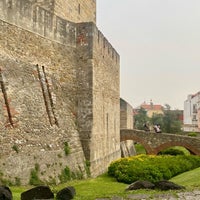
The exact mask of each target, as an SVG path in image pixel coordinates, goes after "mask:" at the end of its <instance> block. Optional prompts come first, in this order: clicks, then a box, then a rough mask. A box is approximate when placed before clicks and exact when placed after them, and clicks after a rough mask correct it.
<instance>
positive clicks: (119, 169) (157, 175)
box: [108, 155, 200, 184]
mask: <svg viewBox="0 0 200 200" xmlns="http://www.w3.org/2000/svg"><path fill="white" fill-rule="evenodd" d="M197 167H200V157H199V156H192V155H190V156H186V155H179V156H170V155H168V156H167V155H161V156H152V155H138V156H133V157H129V158H122V159H119V160H117V161H114V162H112V163H111V164H110V166H109V167H108V174H109V175H110V176H113V177H115V178H116V179H117V180H118V181H119V182H124V183H128V184H130V183H132V182H134V181H137V180H147V181H151V182H157V181H159V180H163V179H166V180H169V179H170V178H172V177H173V176H176V175H178V174H180V173H183V172H185V171H188V170H191V169H194V168H197Z"/></svg>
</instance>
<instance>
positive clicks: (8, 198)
mask: <svg viewBox="0 0 200 200" xmlns="http://www.w3.org/2000/svg"><path fill="white" fill-rule="evenodd" d="M12 199H13V197H12V192H11V190H10V188H9V187H6V186H0V200H12Z"/></svg>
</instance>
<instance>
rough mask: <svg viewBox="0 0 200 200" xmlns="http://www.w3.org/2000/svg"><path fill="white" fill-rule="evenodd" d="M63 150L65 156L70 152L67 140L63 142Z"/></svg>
mask: <svg viewBox="0 0 200 200" xmlns="http://www.w3.org/2000/svg"><path fill="white" fill-rule="evenodd" d="M64 151H65V155H66V156H67V155H69V154H70V147H69V144H68V142H64Z"/></svg>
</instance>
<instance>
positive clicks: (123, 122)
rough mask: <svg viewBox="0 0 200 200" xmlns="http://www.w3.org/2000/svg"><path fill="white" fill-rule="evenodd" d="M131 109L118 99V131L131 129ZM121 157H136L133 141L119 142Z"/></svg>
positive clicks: (122, 100) (127, 104)
mask: <svg viewBox="0 0 200 200" xmlns="http://www.w3.org/2000/svg"><path fill="white" fill-rule="evenodd" d="M133 125H134V121H133V107H132V106H131V105H130V104H129V103H127V102H126V101H125V100H124V99H122V98H121V99H120V129H133V128H134V127H133ZM120 145H121V153H122V157H128V156H133V155H136V150H135V146H134V141H133V140H126V141H124V142H121V144H120Z"/></svg>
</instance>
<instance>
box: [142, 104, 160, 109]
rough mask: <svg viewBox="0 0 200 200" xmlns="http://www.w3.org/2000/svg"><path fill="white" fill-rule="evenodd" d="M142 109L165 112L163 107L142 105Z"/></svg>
mask: <svg viewBox="0 0 200 200" xmlns="http://www.w3.org/2000/svg"><path fill="white" fill-rule="evenodd" d="M140 107H141V108H144V109H145V110H163V107H162V106H161V105H154V104H142V105H141V106H140Z"/></svg>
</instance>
